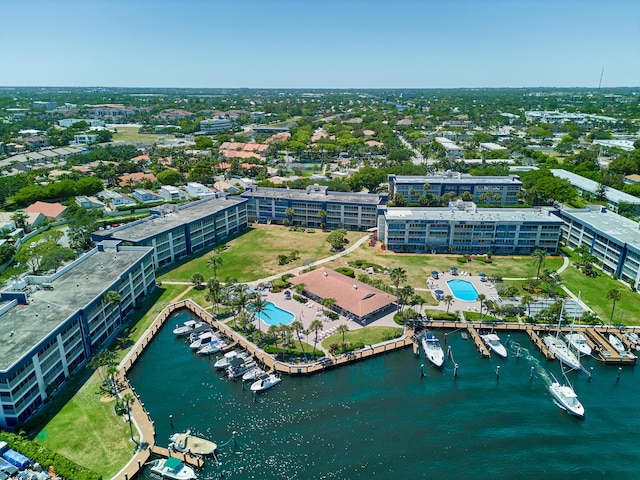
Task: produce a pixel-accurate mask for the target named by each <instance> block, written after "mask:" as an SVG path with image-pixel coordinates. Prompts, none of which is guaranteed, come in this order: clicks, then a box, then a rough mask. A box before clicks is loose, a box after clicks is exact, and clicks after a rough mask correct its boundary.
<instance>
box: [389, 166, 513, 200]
mask: <svg viewBox="0 0 640 480" xmlns="http://www.w3.org/2000/svg"><path fill="white" fill-rule="evenodd" d="M388 179H389V197H390V198H393V196H394V195H395V194H396V193H401V194H402V195H403V196H404V197H405V198H406V199H407V201H408V202H409V204H410V205H411V204H418V201H419V199H420V197H421V196H422V195H432V196H434V197H441V196H443V195H445V194H447V193H453V194H454V195H455V196H456V197H459V196H461V195H462V194H463V193H465V192H467V193H470V194H471V195H473V201H474V202H476V203H480V204H494V205H515V204H517V203H518V193H519V192H520V189H521V188H522V182H521V181H520V177H519V176H517V175H509V176H505V177H498V176H492V177H489V176H487V177H474V176H471V175H467V174H462V173H459V172H445V173H442V174H439V175H425V176H403V175H393V174H391V175H389V176H388Z"/></svg>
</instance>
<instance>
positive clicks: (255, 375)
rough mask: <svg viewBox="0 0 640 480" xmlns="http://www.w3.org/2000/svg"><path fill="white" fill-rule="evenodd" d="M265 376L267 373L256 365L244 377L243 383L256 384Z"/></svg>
mask: <svg viewBox="0 0 640 480" xmlns="http://www.w3.org/2000/svg"><path fill="white" fill-rule="evenodd" d="M263 375H265V371H264V370H263V369H261V368H260V367H258V366H257V365H256V366H255V367H253V368H252V369H251V370H249V371H248V372H246V373H245V374H244V375H242V381H243V382H255V381H256V380H258V379H260V378H262V376H263Z"/></svg>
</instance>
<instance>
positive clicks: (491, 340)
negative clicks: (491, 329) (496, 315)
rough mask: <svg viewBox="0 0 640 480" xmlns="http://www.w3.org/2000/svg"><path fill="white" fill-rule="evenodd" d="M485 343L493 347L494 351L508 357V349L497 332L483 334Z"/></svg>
mask: <svg viewBox="0 0 640 480" xmlns="http://www.w3.org/2000/svg"><path fill="white" fill-rule="evenodd" d="M481 337H482V340H483V341H484V343H485V344H486V345H487V347H489V348H490V349H491V351H492V352H493V353H495V354H496V355H499V356H501V357H502V358H507V349H506V348H505V346H504V345H502V343H500V337H498V335H496V334H495V333H489V334H487V335H481Z"/></svg>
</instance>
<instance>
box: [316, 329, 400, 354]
mask: <svg viewBox="0 0 640 480" xmlns="http://www.w3.org/2000/svg"><path fill="white" fill-rule="evenodd" d="M400 335H402V328H396V327H364V328H359V329H357V330H350V331H348V332H346V333H345V334H344V341H345V343H354V342H362V343H364V344H365V345H375V344H377V343H381V342H384V341H386V340H391V339H392V338H397V337H399V336H400ZM332 343H342V334H341V333H334V334H333V335H331V336H329V337H327V338H325V339H324V340H323V341H322V346H323V347H324V348H326V349H328V348H329V346H330V345H331V344H332Z"/></svg>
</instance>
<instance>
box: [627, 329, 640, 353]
mask: <svg viewBox="0 0 640 480" xmlns="http://www.w3.org/2000/svg"><path fill="white" fill-rule="evenodd" d="M624 338H626V339H627V341H628V342H629V343H630V344H631V347H632V348H635V349H636V350H638V351H640V336H639V335H638V334H637V333H635V332H625V333H624Z"/></svg>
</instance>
